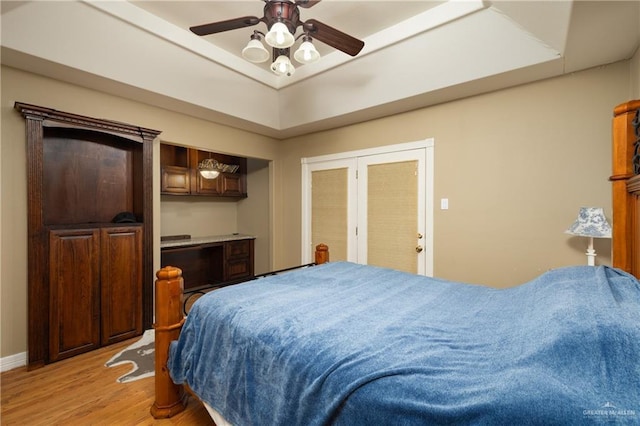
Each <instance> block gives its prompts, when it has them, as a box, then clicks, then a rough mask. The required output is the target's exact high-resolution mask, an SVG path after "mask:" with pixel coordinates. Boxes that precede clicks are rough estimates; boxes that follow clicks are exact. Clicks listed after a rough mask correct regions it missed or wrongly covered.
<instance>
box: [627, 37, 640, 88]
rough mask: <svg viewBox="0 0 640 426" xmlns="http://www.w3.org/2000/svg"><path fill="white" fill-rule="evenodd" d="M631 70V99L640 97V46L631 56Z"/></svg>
mask: <svg viewBox="0 0 640 426" xmlns="http://www.w3.org/2000/svg"><path fill="white" fill-rule="evenodd" d="M630 62H631V65H630V67H631V71H630V73H629V74H630V80H631V84H630V86H631V90H630V94H631V96H629V98H630V99H640V48H638V49H637V50H636V54H635V55H633V58H631V61H630Z"/></svg>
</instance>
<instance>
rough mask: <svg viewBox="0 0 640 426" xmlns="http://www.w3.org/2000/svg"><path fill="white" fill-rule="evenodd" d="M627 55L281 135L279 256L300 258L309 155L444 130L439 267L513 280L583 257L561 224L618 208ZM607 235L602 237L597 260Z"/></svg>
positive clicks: (438, 159) (439, 166)
mask: <svg viewBox="0 0 640 426" xmlns="http://www.w3.org/2000/svg"><path fill="white" fill-rule="evenodd" d="M629 81H630V77H629V62H620V63H616V64H613V65H608V66H603V67H598V68H595V69H591V70H587V71H584V72H579V73H574V74H570V75H566V76H563V77H559V78H553V79H549V80H545V81H541V82H537V83H532V84H527V85H523V86H519V87H514V88H510V89H507V90H501V91H498V92H494V93H489V94H485V95H480V96H475V97H471V98H467V99H463V100H459V101H455V102H450V103H446V104H442V105H438V106H434V107H430V108H425V109H421V110H417V111H413V112H409V113H404V114H400V115H397V116H393V117H388V118H383V119H380V120H375V121H370V122H367V123H362V124H358V125H354V126H349V127H344V128H340V129H335V130H331V131H326V132H321V133H316V134H312V135H306V136H302V137H297V138H293V139H290V140H287V141H285V142H284V144H283V145H284V146H283V156H282V157H281V159H280V161H282V162H283V164H282V167H281V170H283V174H284V176H283V179H282V191H281V194H287V196H286V197H285V198H284V199H283V204H282V205H283V208H282V210H281V211H278V210H277V209H276V212H277V213H279V215H280V220H281V222H282V227H281V229H282V234H281V235H279V236H278V237H277V238H276V240H278V241H282V242H291V243H292V244H290V245H289V246H287V247H281V251H280V252H277V253H276V258H277V259H278V260H279V261H280V262H281V263H282V264H283V266H284V265H294V264H296V263H298V262H299V261H300V248H299V246H300V245H299V241H300V235H301V221H300V214H301V207H300V205H301V202H300V193H301V188H300V173H301V166H300V159H301V158H302V157H310V156H316V155H324V154H330V153H336V152H340V151H349V150H355V149H363V148H369V147H375V146H381V145H389V144H397V143H402V142H409V141H416V140H422V139H425V138H429V137H433V138H435V178H434V180H435V200H436V202H435V204H436V206H439V200H440V199H441V198H448V199H449V210H439V209H436V211H435V212H434V227H435V235H434V273H435V275H436V276H439V277H444V278H448V279H453V280H459V281H465V282H473V283H486V284H489V285H492V286H497V287H505V286H512V285H515V284H517V283H521V282H525V281H528V280H530V279H531V278H533V277H535V276H536V275H538V274H540V273H541V272H544V271H546V270H548V269H550V268H556V267H560V266H565V265H575V264H584V263H586V257H585V255H584V250H585V248H586V246H585V241H584V240H583V239H581V238H577V237H571V236H569V235H566V234H564V233H563V231H564V230H565V229H566V228H567V227H568V226H569V225H570V224H571V223H572V222H573V220H574V219H575V217H576V215H577V213H578V209H579V208H580V207H581V206H602V207H604V209H605V213H606V215H607V216H608V217H609V218H610V217H611V207H610V204H611V201H610V183H609V182H608V177H609V175H610V168H611V160H610V159H611V146H610V140H611V136H610V132H611V130H610V129H611V117H612V109H613V107H614V106H615V105H617V104H619V103H621V102H625V101H627V100H628V96H629ZM610 247H611V245H610V242H609V241H608V240H597V241H596V250H597V252H598V253H599V256H598V259H597V261H598V262H599V263H609V262H610V255H609V253H610Z"/></svg>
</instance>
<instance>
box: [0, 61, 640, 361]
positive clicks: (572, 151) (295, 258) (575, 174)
mask: <svg viewBox="0 0 640 426" xmlns="http://www.w3.org/2000/svg"><path fill="white" fill-rule="evenodd" d="M633 63H634V64H635V65H634V66H635V69H636V70H637V55H636V59H635V62H633ZM631 68H632V65H631V62H630V61H626V62H621V63H616V64H613V65H609V66H603V67H598V68H595V69H592V70H588V71H584V72H579V73H574V74H571V75H567V76H564V77H559V78H553V79H549V80H546V81H541V82H538V83H533V84H528V85H523V86H520V87H515V88H511V89H507V90H502V91H499V92H494V93H489V94H486V95H481V96H476V97H472V98H468V99H463V100H459V101H455V102H450V103H446V104H442V105H438V106H434V107H430V108H424V109H421V110H417V111H413V112H409V113H404V114H399V115H397V116H393V117H388V118H383V119H379V120H374V121H370V122H367V123H362V124H358V125H353V126H347V127H344V128H340V129H335V130H331V131H326V132H321V133H316V134H311V135H306V136H302V137H297V138H292V139H290V140H286V141H281V142H278V141H274V140H272V139H270V138H267V137H263V136H258V135H255V134H251V133H248V132H243V131H240V130H237V129H232V128H228V127H225V126H219V125H216V124H212V123H209V122H205V121H202V120H198V119H195V118H191V117H187V116H184V115H181V114H177V113H173V112H169V111H166V110H162V109H159V108H155V107H153V106H149V105H144V104H140V103H137V102H133V101H129V100H125V99H122V98H117V97H113V96H109V95H106V94H103V93H99V92H95V91H91V90H88V89H84V88H81V87H77V86H72V85H68V84H65V83H61V82H57V81H53V80H50V79H46V78H42V77H39V76H36V75H32V74H29V73H25V72H21V71H17V70H14V69H11V68H6V67H3V68H2V98H1V99H2V105H1V108H2V109H1V110H0V112H1V114H2V133H1V135H2V140H1V142H2V145H1V150H0V160H1V162H0V192H1V194H2V206H1V208H0V225H1V226H0V236H1V243H2V244H1V251H0V296H1V297H0V299H1V300H0V308H1V317H0V320H1V328H0V331H1V335H0V340H1V342H0V343H1V347H0V357H6V356H9V355H12V354H16V353H20V352H24V351H25V350H26V328H27V327H26V320H27V319H26V303H27V298H26V287H27V285H26V276H27V265H26V257H27V255H26V253H27V246H26V179H25V176H26V169H25V163H26V158H25V136H24V120H23V119H22V117H21V116H20V115H19V114H18V113H17V112H16V111H14V110H13V103H14V102H15V101H21V102H27V103H33V104H38V105H43V106H47V107H52V108H56V109H59V110H63V111H69V112H75V113H79V114H84V115H89V116H95V117H103V118H108V119H113V120H119V121H123V122H127V123H132V124H136V125H140V126H144V127H149V128H154V129H159V130H162V131H163V133H162V134H161V138H162V139H163V140H164V141H167V142H172V143H178V144H183V145H191V146H197V147H201V148H204V149H212V150H217V151H221V152H229V153H233V154H236V155H244V156H248V157H255V158H260V159H265V160H270V163H269V166H268V167H267V168H265V167H262V168H259V170H258V171H256V174H255V175H254V177H253V179H254V183H250V186H249V191H250V198H249V199H248V200H252V198H251V197H252V192H251V191H252V189H251V188H253V187H254V185H258V187H260V186H259V185H260V184H259V182H263V180H264V179H265V178H268V180H269V181H271V182H272V186H271V187H270V188H268V189H267V187H262V189H261V194H262V196H263V197H264V196H265V195H264V191H265V190H266V191H267V192H269V191H270V192H271V198H269V197H268V196H267V200H268V202H270V203H272V205H270V207H269V210H270V211H269V213H270V212H273V215H271V216H270V217H269V215H265V214H264V212H261V211H259V212H257V214H259V215H262V217H259V216H256V215H253V214H252V213H250V212H251V211H255V210H256V209H255V207H253V206H252V204H251V203H247V204H246V205H245V207H246V208H243V207H242V205H240V204H239V205H238V216H237V217H238V218H241V219H237V220H238V223H239V222H242V223H247V225H246V226H247V229H238V232H246V233H254V232H255V231H252V229H254V227H263V225H261V223H262V221H264V220H266V221H267V222H269V223H270V224H271V233H272V244H273V247H274V249H273V250H272V251H271V254H272V256H273V267H275V268H281V267H285V266H291V265H295V264H298V263H299V262H300V235H301V218H300V214H301V199H300V198H301V188H300V176H301V169H300V159H301V158H302V157H309V156H315V155H323V154H329V153H336V152H343V151H351V150H356V149H363V148H369V147H375V146H382V145H390V144H397V143H402V142H410V141H416V140H422V139H425V138H428V137H433V138H435V198H436V206H438V205H439V202H438V200H439V199H440V198H449V202H450V208H449V210H446V211H441V210H436V211H435V214H434V225H435V244H434V246H435V247H434V265H435V274H436V275H437V276H441V277H444V278H449V279H454V280H460V281H468V282H475V283H487V284H490V285H493V286H497V287H504V286H510V285H514V284H517V283H519V282H524V281H526V280H529V279H531V278H533V277H534V276H536V275H538V274H539V273H541V272H543V271H545V270H547V269H549V268H554V267H558V266H564V265H572V264H584V263H585V256H584V254H583V253H584V249H585V241H583V240H582V239H580V238H575V237H570V236H568V235H565V234H564V233H563V231H564V229H566V228H567V226H568V225H569V224H570V223H571V222H572V221H573V220H574V218H575V216H576V214H577V212H578V209H579V207H580V206H583V205H593V206H602V207H604V208H605V213H606V214H607V216H608V217H611V208H610V184H609V182H608V180H607V179H608V177H609V174H610V163H611V161H610V156H611V154H610V151H611V150H610V126H611V111H612V109H613V107H614V106H615V105H617V104H619V103H621V102H625V101H627V100H628V98H629V95H630V92H631V90H636V91H637V88H636V89H630V85H631V84H630V81H633V79H632V77H631V75H630V69H631ZM637 86H638V85H637V83H636V87H637ZM631 93H633V92H631ZM638 97H640V96H638ZM156 148H157V147H156ZM156 172H157V171H156ZM156 179H157V173H156ZM158 198H159V197H158ZM158 202H159V201H158ZM156 214H157V219H158V221H160V219H162V223H161V225H160V226H156V234H157V236H158V238H159V234H160V229H161V228H162V230H163V232H164V231H166V232H173V231H174V230H176V231H178V230H181V229H182V228H181V227H174V226H173V225H171V224H163V223H164V222H165V221H168V220H169V219H167V217H166V216H165V217H164V218H161V217H160V212H156ZM167 214H168V213H167ZM194 214H195V212H194ZM198 214H200V213H198ZM220 214H224V213H220ZM265 216H267V217H266V219H265ZM248 218H250V219H248ZM256 229H257V228H256ZM181 232H183V231H180V233H181ZM596 250H598V253H599V257H598V259H597V261H598V262H600V263H608V262H609V260H610V259H609V256H608V252H609V251H610V244H609V242H608V241H607V240H602V241H600V240H599V241H597V245H596Z"/></svg>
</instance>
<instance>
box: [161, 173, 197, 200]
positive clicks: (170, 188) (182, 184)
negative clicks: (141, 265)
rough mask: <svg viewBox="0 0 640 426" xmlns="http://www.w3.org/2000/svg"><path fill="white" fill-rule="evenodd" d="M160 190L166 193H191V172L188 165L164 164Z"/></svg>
mask: <svg viewBox="0 0 640 426" xmlns="http://www.w3.org/2000/svg"><path fill="white" fill-rule="evenodd" d="M160 192H162V193H165V194H189V193H191V172H190V170H189V169H188V168H186V167H177V166H163V167H162V179H161V183H160Z"/></svg>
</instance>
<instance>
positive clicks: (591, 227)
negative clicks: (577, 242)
mask: <svg viewBox="0 0 640 426" xmlns="http://www.w3.org/2000/svg"><path fill="white" fill-rule="evenodd" d="M564 232H565V233H567V234H571V235H579V236H581V237H594V238H611V226H610V225H609V222H607V218H605V217H604V212H603V211H602V208H601V207H580V212H579V213H578V218H577V219H576V221H575V222H573V225H571V226H570V227H569V229H567V230H566V231H564Z"/></svg>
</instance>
